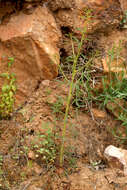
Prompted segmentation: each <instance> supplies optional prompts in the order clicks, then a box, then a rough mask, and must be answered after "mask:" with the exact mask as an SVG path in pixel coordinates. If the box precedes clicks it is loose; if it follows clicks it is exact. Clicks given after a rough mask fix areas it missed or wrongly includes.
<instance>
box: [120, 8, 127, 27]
mask: <svg viewBox="0 0 127 190" xmlns="http://www.w3.org/2000/svg"><path fill="white" fill-rule="evenodd" d="M120 27H121V28H127V10H126V11H125V12H124V15H123V19H122V20H121V22H120Z"/></svg>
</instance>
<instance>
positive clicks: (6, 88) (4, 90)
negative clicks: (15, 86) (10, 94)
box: [2, 85, 10, 93]
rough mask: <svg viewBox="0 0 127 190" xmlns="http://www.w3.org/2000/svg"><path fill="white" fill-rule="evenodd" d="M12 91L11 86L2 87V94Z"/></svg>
mask: <svg viewBox="0 0 127 190" xmlns="http://www.w3.org/2000/svg"><path fill="white" fill-rule="evenodd" d="M9 90H10V86H9V85H3V86H2V92H3V93H5V92H7V91H9Z"/></svg>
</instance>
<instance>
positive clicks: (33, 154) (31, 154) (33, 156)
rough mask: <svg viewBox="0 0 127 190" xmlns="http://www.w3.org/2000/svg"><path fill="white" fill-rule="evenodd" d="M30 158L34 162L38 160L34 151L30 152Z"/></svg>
mask: <svg viewBox="0 0 127 190" xmlns="http://www.w3.org/2000/svg"><path fill="white" fill-rule="evenodd" d="M28 158H30V159H32V160H34V159H35V158H36V155H35V153H34V152H33V151H29V152H28Z"/></svg>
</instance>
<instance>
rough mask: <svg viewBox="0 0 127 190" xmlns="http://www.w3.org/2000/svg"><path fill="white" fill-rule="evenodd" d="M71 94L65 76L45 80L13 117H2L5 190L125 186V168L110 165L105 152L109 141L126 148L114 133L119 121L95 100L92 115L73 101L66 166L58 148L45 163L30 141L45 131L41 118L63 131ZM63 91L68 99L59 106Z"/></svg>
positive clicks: (119, 189)
mask: <svg viewBox="0 0 127 190" xmlns="http://www.w3.org/2000/svg"><path fill="white" fill-rule="evenodd" d="M67 94H68V85H67V84H66V83H65V82H63V81H57V80H54V81H43V82H42V83H41V84H40V86H39V88H38V89H36V91H35V92H34V93H33V94H32V95H31V97H30V98H29V99H28V100H27V102H26V104H25V105H24V106H23V107H20V109H19V110H17V112H15V113H14V114H13V116H12V118H11V119H10V120H9V121H5V120H2V121H0V155H1V156H2V159H1V160H0V189H1V190H10V189H11V190H64V189H66V190H126V189H127V183H126V181H127V177H125V176H124V175H123V172H122V170H119V169H116V168H115V167H114V168H111V167H110V166H109V165H108V163H107V161H106V159H105V157H104V149H105V147H107V146H108V145H110V144H112V145H115V146H120V147H124V148H125V145H123V144H120V142H118V141H117V140H116V139H115V138H114V136H113V135H112V130H113V128H114V127H118V126H119V124H120V123H119V122H118V121H116V120H115V119H114V117H113V116H112V115H111V114H109V113H107V112H106V111H105V110H99V109H98V108H96V107H94V106H93V108H92V109H91V112H92V113H93V119H92V117H91V114H90V112H89V111H88V110H85V109H82V110H76V108H74V107H72V106H70V112H69V118H68V125H67V133H66V143H65V145H66V148H65V161H64V165H63V167H61V168H60V167H59V149H58V158H57V159H56V160H55V163H53V164H51V163H47V164H43V162H42V160H41V155H39V154H38V156H36V152H34V150H33V149H32V143H31V142H32V141H33V140H34V139H35V138H36V134H37V133H44V129H43V128H42V124H44V123H45V124H46V123H48V124H49V125H50V127H51V128H52V130H55V131H56V132H57V133H59V135H61V129H62V127H63V117H64V112H65V106H66V98H67ZM59 97H61V98H62V99H63V100H64V102H63V106H62V107H61V108H59V111H58V112H57V111H54V105H56V103H57V101H58V98H59ZM55 108H56V107H55ZM57 143H58V148H59V147H60V142H59V141H58V142H57Z"/></svg>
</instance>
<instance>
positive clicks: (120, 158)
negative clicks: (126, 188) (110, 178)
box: [104, 145, 127, 175]
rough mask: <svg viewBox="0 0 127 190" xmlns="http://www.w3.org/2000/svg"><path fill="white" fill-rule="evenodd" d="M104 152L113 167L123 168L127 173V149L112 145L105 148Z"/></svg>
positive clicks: (126, 173)
mask: <svg viewBox="0 0 127 190" xmlns="http://www.w3.org/2000/svg"><path fill="white" fill-rule="evenodd" d="M104 154H105V157H106V158H107V160H108V162H109V165H110V166H111V167H113V168H114V167H116V168H119V169H123V170H124V175H127V150H124V149H120V148H117V147H115V146H112V145H110V146H108V147H107V148H106V149H105V151H104Z"/></svg>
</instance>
